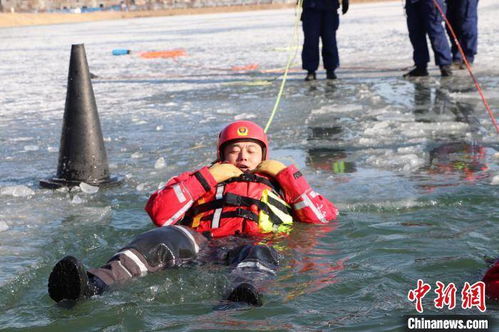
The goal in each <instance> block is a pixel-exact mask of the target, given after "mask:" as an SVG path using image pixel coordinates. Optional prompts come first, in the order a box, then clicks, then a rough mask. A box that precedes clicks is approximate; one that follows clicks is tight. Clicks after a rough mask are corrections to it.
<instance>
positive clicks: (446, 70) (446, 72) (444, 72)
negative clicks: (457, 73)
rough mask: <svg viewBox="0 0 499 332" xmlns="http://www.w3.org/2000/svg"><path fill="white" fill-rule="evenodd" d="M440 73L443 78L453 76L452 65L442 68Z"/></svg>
mask: <svg viewBox="0 0 499 332" xmlns="http://www.w3.org/2000/svg"><path fill="white" fill-rule="evenodd" d="M440 73H441V74H442V77H449V76H452V69H451V67H450V65H447V66H440Z"/></svg>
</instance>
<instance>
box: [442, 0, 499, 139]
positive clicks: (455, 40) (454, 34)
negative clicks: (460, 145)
mask: <svg viewBox="0 0 499 332" xmlns="http://www.w3.org/2000/svg"><path fill="white" fill-rule="evenodd" d="M433 3H434V4H435V7H437V9H438V11H439V12H440V15H442V18H443V19H444V21H445V24H447V27H448V28H449V31H450V33H451V35H452V38H453V39H454V42H455V43H456V45H457V48H458V50H459V53H461V56H462V57H463V61H464V64H465V65H466V68H467V69H468V72H469V73H470V76H471V78H472V79H473V82H474V83H475V87H476V89H477V90H478V93H479V94H480V97H482V101H483V104H484V105H485V109H486V110H487V112H488V113H489V116H490V119H491V120H492V124H493V125H494V127H495V128H496V132H497V133H498V134H499V127H498V126H497V122H496V118H495V116H494V113H493V112H492V110H491V109H490V106H489V103H488V102H487V99H486V98H485V96H484V94H483V91H482V88H481V87H480V84H478V81H477V79H476V78H475V75H474V74H473V71H472V70H471V65H470V63H469V62H468V59H467V58H466V55H464V51H463V48H462V47H461V44H460V43H459V40H458V39H457V37H456V33H455V32H454V29H453V28H452V25H451V24H450V23H449V20H447V16H445V14H444V11H443V10H442V7H441V6H440V5H439V4H438V2H437V0H433Z"/></svg>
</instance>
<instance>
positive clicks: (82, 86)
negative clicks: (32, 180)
mask: <svg viewBox="0 0 499 332" xmlns="http://www.w3.org/2000/svg"><path fill="white" fill-rule="evenodd" d="M81 182H85V183H88V184H90V185H94V186H101V185H110V184H116V183H117V182H118V181H117V179H116V178H111V177H110V176H109V166H108V163H107V155H106V149H105V147H104V139H103V138H102V131H101V127H100V121H99V115H98V113H97V105H96V103H95V96H94V91H93V89H92V82H91V81H90V72H89V70H88V63H87V57H86V55H85V46H84V45H83V44H76V45H72V46H71V59H70V62H69V74H68V88H67V94H66V106H65V108H64V119H63V123H62V135H61V146H60V148H59V163H58V166H57V175H56V177H55V178H51V179H46V180H41V181H40V185H41V186H42V187H45V188H50V189H55V188H60V187H72V186H78V185H79V184H80V183H81Z"/></svg>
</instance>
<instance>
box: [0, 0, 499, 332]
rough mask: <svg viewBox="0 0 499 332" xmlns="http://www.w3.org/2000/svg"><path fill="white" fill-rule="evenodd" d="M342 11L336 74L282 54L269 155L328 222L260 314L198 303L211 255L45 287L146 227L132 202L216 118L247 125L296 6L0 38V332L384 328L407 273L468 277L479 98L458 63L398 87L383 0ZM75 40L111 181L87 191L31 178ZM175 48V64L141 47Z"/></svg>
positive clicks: (304, 239) (217, 274) (488, 204)
mask: <svg viewBox="0 0 499 332" xmlns="http://www.w3.org/2000/svg"><path fill="white" fill-rule="evenodd" d="M479 10H480V12H479V16H480V25H479V30H480V39H479V45H480V46H479V55H478V56H477V60H476V63H475V66H474V71H475V74H476V76H477V77H478V79H479V81H480V83H481V84H482V87H483V89H484V94H485V95H486V96H487V98H488V101H489V103H490V105H491V107H492V109H493V110H495V111H496V114H497V112H498V111H497V110H498V109H499V93H498V91H499V90H498V88H499V67H498V65H497V61H496V60H497V54H498V50H499V41H498V37H497V36H498V33H499V31H498V25H497V15H498V14H499V4H498V3H497V2H496V1H494V0H481V1H480V8H479ZM341 19H342V23H341V26H340V30H339V32H338V39H339V45H340V56H341V61H342V68H341V69H340V70H339V71H338V76H339V79H338V80H337V81H334V82H329V83H328V82H326V81H325V80H324V79H323V77H324V73H323V72H320V73H319V77H320V80H318V81H317V82H314V83H311V84H310V83H305V82H303V80H302V79H303V77H304V74H303V72H302V71H301V70H300V69H299V68H300V60H299V56H298V57H297V59H296V62H295V64H294V65H293V69H292V71H291V73H290V76H289V81H288V83H287V86H286V89H285V94H284V96H283V99H282V102H281V106H280V109H279V112H278V113H277V116H276V118H275V120H274V121H273V122H272V125H271V127H270V130H269V134H270V138H271V149H272V153H271V155H272V156H273V158H275V159H279V160H282V161H283V162H285V163H287V164H290V163H295V164H296V165H298V166H299V167H300V168H301V169H302V171H303V173H304V174H305V175H306V177H307V178H308V180H309V182H310V183H311V185H312V186H313V187H314V188H315V189H316V190H317V191H319V192H321V193H322V194H323V195H325V196H326V197H327V198H329V199H330V200H332V201H333V202H335V203H336V205H337V206H338V207H339V209H340V210H341V214H340V217H339V218H338V220H337V221H335V222H333V223H332V224H330V225H328V226H324V227H321V226H313V225H297V226H296V228H295V231H294V232H293V233H292V234H291V236H290V237H289V238H288V239H285V240H281V241H278V243H277V246H278V247H279V248H280V250H281V251H282V253H283V255H284V259H283V262H282V268H281V270H280V271H279V274H278V278H277V279H276V280H275V281H273V282H272V283H269V285H268V289H267V290H266V294H265V299H264V301H265V304H264V306H263V307H261V308H250V309H244V310H232V311H214V310H213V307H214V306H215V305H217V304H218V301H219V299H220V298H221V297H222V294H223V293H224V292H225V291H226V290H227V287H228V281H227V277H226V271H225V268H224V267H220V266H198V267H192V268H186V269H175V270H171V271H165V272H160V273H157V274H155V275H149V276H147V277H145V278H142V279H140V280H136V281H133V282H131V283H129V284H128V285H126V286H123V287H120V288H118V289H116V290H114V291H113V292H110V293H108V294H105V295H104V296H98V297H95V298H92V299H90V300H87V301H84V302H82V303H81V304H79V305H78V306H76V307H74V308H72V309H64V308H60V307H58V306H56V305H55V304H54V303H53V302H52V300H51V299H50V298H49V297H48V295H47V278H48V275H49V273H50V271H51V268H52V266H53V265H54V264H55V263H56V262H57V260H59V259H60V258H62V257H63V256H64V255H66V254H72V255H75V256H77V257H79V258H81V259H82V260H83V262H84V263H85V264H86V265H87V266H96V265H99V264H103V263H104V262H105V261H106V260H107V259H108V258H109V257H110V256H111V255H112V254H113V253H114V252H115V251H116V250H117V249H119V248H120V247H121V246H123V245H124V244H126V243H127V242H128V241H130V239H131V238H132V237H133V236H134V235H136V234H138V233H140V232H143V231H146V230H149V229H151V228H152V227H153V226H152V224H151V222H150V221H149V219H148V216H147V215H146V213H145V212H144V210H143V207H144V205H145V202H146V200H147V198H148V197H149V195H150V194H151V193H152V192H153V191H154V190H155V189H156V188H158V186H160V185H162V184H163V183H164V182H165V181H166V180H167V179H169V178H170V177H171V176H174V175H176V174H178V173H180V172H182V171H185V170H189V169H196V168H198V167H200V166H202V165H205V164H207V163H209V162H210V161H211V160H213V158H214V157H215V153H214V147H215V137H216V135H217V133H218V131H219V130H220V129H221V128H222V127H223V126H224V125H225V124H227V123H228V122H230V121H233V120H235V119H251V120H253V121H257V122H259V123H260V124H261V125H265V123H266V121H267V119H268V118H269V115H270V111H271V109H272V107H273V105H274V101H275V97H276V94H277V92H278V88H279V83H280V80H279V77H280V73H279V69H281V68H283V67H284V65H285V63H286V60H287V57H288V52H294V49H295V47H293V46H295V45H291V47H289V45H290V44H289V43H290V41H291V40H292V35H293V23H294V11H293V10H278V11H261V12H246V13H237V14H216V15H204V16H177V17H164V18H144V19H135V20H123V21H109V22H95V23H82V24H72V25H53V26H40V27H24V28H9V29H0V40H1V42H0V43H1V47H0V58H1V59H2V61H1V62H0V81H1V84H0V105H1V109H0V115H1V117H0V143H1V145H0V147H1V150H0V156H1V158H0V160H1V162H0V266H1V269H0V287H1V288H0V329H2V330H6V331H18V330H26V331H28V330H29V331H156V330H161V331H165V330H168V331H193V330H198V331H205V330H234V331H235V330H238V331H242V330H245V331H255V330H266V331H311V330H314V331H315V330H324V331H326V330H341V331H397V330H401V329H403V328H404V324H403V322H402V317H403V316H404V315H407V314H415V313H416V310H415V307H414V304H413V303H411V302H410V301H409V300H408V299H407V293H408V291H409V290H411V289H414V288H416V285H417V280H418V279H422V280H423V281H424V282H426V283H428V284H430V285H431V286H432V289H435V287H436V285H435V283H436V281H442V282H444V283H445V284H448V283H451V282H452V283H455V285H456V287H457V288H458V290H459V291H460V290H461V289H462V287H463V285H464V283H465V282H469V283H474V282H476V281H478V280H480V278H481V276H482V275H483V272H484V271H485V269H486V268H487V260H488V259H490V258H495V257H497V256H499V246H498V242H497V240H496V234H498V232H499V203H498V197H499V190H498V188H499V187H498V185H499V152H498V151H499V139H498V136H497V135H496V134H495V131H494V129H493V127H492V125H491V122H490V119H489V118H488V116H487V115H486V112H485V110H484V107H483V104H482V103H481V100H480V97H479V95H478V93H477V92H476V90H475V89H474V87H473V85H472V82H471V80H470V78H469V77H468V76H467V74H466V73H465V72H463V71H461V72H459V73H457V74H456V75H455V76H454V77H452V78H449V79H441V78H440V76H439V73H438V71H437V70H436V68H435V67H431V68H430V69H431V77H429V78H423V79H418V80H413V81H408V80H404V79H402V77H401V75H402V73H403V72H404V70H406V69H407V68H408V67H409V66H410V65H411V64H412V61H411V47H410V44H409V41H408V37H407V30H406V26H405V17H404V14H403V8H402V4H401V3H400V2H389V3H378V4H370V5H353V6H351V9H350V12H349V13H348V14H347V15H345V16H342V17H341ZM298 32H299V35H300V38H301V31H298ZM76 43H85V47H86V51H87V58H88V62H89V65H90V70H91V72H92V73H94V74H96V75H97V76H98V78H96V79H94V80H93V88H94V91H95V96H96V100H97V104H98V108H99V114H100V119H101V125H102V130H103V132H104V139H105V144H106V148H107V154H108V159H109V163H110V168H111V172H112V174H113V175H119V176H121V177H123V180H124V181H123V184H122V185H121V186H119V187H115V188H111V189H108V190H99V191H98V192H96V193H92V192H91V191H89V190H87V189H85V190H84V191H81V190H79V191H78V190H74V191H71V192H67V191H66V192H65V191H50V190H43V189H40V188H39V186H38V181H39V180H40V179H44V178H48V177H50V176H53V175H54V174H55V171H56V167H57V157H58V147H59V140H60V132H61V122H62V121H61V120H62V116H63V110H64V102H65V93H66V84H67V70H68V64H69V54H70V47H71V44H76ZM300 43H301V42H298V45H299V44H300ZM115 48H127V49H130V50H132V53H131V54H130V55H127V56H119V57H118V56H112V55H111V51H112V50H113V49H115ZM173 49H184V50H185V51H186V53H187V55H186V56H182V57H178V58H177V59H176V60H172V59H143V58H141V57H140V56H139V53H140V52H143V51H153V50H173ZM299 51H300V50H299V49H298V52H299ZM298 54H299V53H298ZM432 293H433V290H432ZM434 298H435V294H434V293H433V294H429V295H428V296H427V297H425V299H424V301H423V304H424V309H425V313H454V314H477V313H479V311H478V310H477V309H472V310H464V309H461V308H460V301H459V300H458V302H457V308H456V309H454V310H452V311H450V310H448V309H443V310H439V309H436V308H435V307H434V306H433V303H432V301H433V299H434ZM497 310H498V307H497V306H496V305H493V304H489V305H488V308H487V312H486V314H488V315H490V316H494V317H497V316H498V311H497Z"/></svg>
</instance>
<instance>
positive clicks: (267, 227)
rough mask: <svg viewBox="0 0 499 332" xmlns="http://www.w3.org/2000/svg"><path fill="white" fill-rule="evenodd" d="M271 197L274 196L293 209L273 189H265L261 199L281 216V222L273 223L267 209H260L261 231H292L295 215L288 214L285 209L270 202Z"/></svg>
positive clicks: (259, 221)
mask: <svg viewBox="0 0 499 332" xmlns="http://www.w3.org/2000/svg"><path fill="white" fill-rule="evenodd" d="M269 197H272V198H273V199H275V200H277V201H279V202H280V203H281V204H283V205H285V206H286V207H289V208H290V209H291V207H290V206H289V204H288V203H286V202H285V201H284V200H283V199H282V198H280V197H279V196H278V195H276V194H274V193H273V192H272V191H270V190H268V189H265V190H264V191H263V192H262V197H261V198H260V200H261V201H262V202H263V203H265V204H266V205H267V206H268V207H269V208H270V209H271V210H272V212H274V213H275V214H276V215H277V216H278V217H279V219H280V221H281V223H280V224H275V223H273V222H272V220H270V217H269V215H268V214H267V213H266V212H265V211H263V210H260V213H259V214H258V226H259V228H260V231H261V232H262V233H270V232H276V233H286V234H287V233H289V232H291V225H292V224H293V216H291V215H289V214H287V213H286V212H284V211H281V210H280V209H278V208H277V207H275V206H273V205H272V204H270V203H269Z"/></svg>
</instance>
